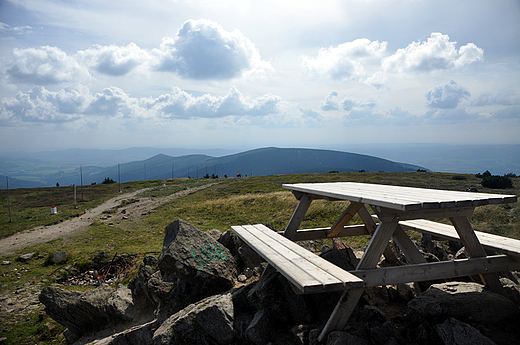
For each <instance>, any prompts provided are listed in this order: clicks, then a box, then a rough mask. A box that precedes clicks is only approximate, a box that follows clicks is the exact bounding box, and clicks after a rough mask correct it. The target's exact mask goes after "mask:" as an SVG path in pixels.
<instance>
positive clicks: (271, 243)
mask: <svg viewBox="0 0 520 345" xmlns="http://www.w3.org/2000/svg"><path fill="white" fill-rule="evenodd" d="M231 229H232V230H233V232H234V233H235V234H237V236H238V237H240V239H241V240H242V241H244V242H245V243H246V244H247V245H249V246H250V247H251V249H253V250H254V251H255V252H257V253H258V255H260V256H261V257H262V258H264V259H265V260H266V261H267V262H268V263H269V264H270V265H272V266H273V267H274V268H275V269H276V270H277V271H278V272H280V273H281V274H282V275H283V276H284V277H285V278H287V280H288V281H289V282H291V284H292V285H293V287H294V288H295V291H296V292H298V293H301V294H308V293H319V292H328V291H343V290H345V289H351V288H361V287H363V280H362V279H361V278H358V277H357V276H355V275H353V274H351V273H349V272H347V271H345V270H343V269H341V268H340V267H338V266H336V265H334V264H332V263H331V262H329V261H327V260H325V259H323V258H321V257H319V256H318V255H316V254H313V253H311V252H309V251H308V250H307V249H305V248H303V247H301V246H299V245H298V244H296V243H294V242H293V241H291V240H289V239H288V238H286V237H284V236H282V235H280V234H278V233H277V232H276V231H273V230H271V229H269V228H268V227H266V226H265V225H263V224H255V225H241V226H232V227H231Z"/></svg>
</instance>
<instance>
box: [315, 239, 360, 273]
mask: <svg viewBox="0 0 520 345" xmlns="http://www.w3.org/2000/svg"><path fill="white" fill-rule="evenodd" d="M345 246H346V247H345V248H343V249H331V250H328V251H326V252H325V253H322V254H321V255H320V256H321V257H322V258H324V259H325V260H327V261H330V262H332V263H333V264H334V265H336V266H339V267H341V268H343V269H344V270H346V271H352V270H354V269H355V268H356V266H357V264H358V263H359V259H357V258H356V255H355V254H354V251H353V250H352V248H351V247H349V246H348V245H346V244H345Z"/></svg>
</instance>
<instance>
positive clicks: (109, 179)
mask: <svg viewBox="0 0 520 345" xmlns="http://www.w3.org/2000/svg"><path fill="white" fill-rule="evenodd" d="M111 183H116V181H114V180H112V179H111V178H110V177H105V179H104V180H103V182H101V184H111Z"/></svg>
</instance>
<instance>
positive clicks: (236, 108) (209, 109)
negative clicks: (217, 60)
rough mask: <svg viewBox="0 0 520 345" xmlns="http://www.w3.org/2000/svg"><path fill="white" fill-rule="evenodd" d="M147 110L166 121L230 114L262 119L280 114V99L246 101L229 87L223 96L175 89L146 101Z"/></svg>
mask: <svg viewBox="0 0 520 345" xmlns="http://www.w3.org/2000/svg"><path fill="white" fill-rule="evenodd" d="M146 103H147V104H148V108H153V109H154V111H155V112H157V113H162V114H164V116H166V117H170V118H195V117H200V118H217V117H218V118H220V117H225V116H230V115H237V116H262V115H269V114H277V113H279V112H280V105H281V103H282V100H281V98H280V97H278V96H274V95H272V94H266V95H264V96H261V97H258V98H255V99H247V98H245V97H244V96H243V95H242V94H241V93H240V91H238V90H237V89H236V88H234V87H233V88H231V89H230V90H229V92H228V93H227V94H226V95H225V96H212V95H209V94H205V95H202V96H200V97H193V96H192V95H190V94H189V93H187V92H186V91H182V90H180V89H179V88H176V89H174V92H173V93H172V94H166V95H161V96H160V97H158V98H156V99H154V100H148V101H147V102H146Z"/></svg>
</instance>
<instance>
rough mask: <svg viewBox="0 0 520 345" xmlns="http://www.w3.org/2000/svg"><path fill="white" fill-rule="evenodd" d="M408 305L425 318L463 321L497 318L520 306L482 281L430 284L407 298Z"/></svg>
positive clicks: (492, 319)
mask: <svg viewBox="0 0 520 345" xmlns="http://www.w3.org/2000/svg"><path fill="white" fill-rule="evenodd" d="M408 308H409V309H411V310H412V311H414V312H416V313H417V314H418V315H420V316H422V317H424V318H427V319H448V318H449V317H454V318H456V319H458V320H461V321H466V322H471V321H474V322H484V323H486V322H490V321H491V322H500V321H501V320H503V319H505V318H508V317H510V316H512V315H515V314H518V313H519V311H520V310H519V309H518V308H517V307H516V306H515V304H514V303H513V302H512V301H511V300H509V299H508V298H506V297H504V296H502V295H499V294H496V293H494V292H491V291H489V290H487V289H486V288H485V287H484V286H483V285H480V284H476V283H465V282H450V283H443V284H433V285H432V286H430V288H429V289H428V290H426V291H425V292H424V293H423V294H421V295H420V296H418V297H417V298H414V299H413V300H411V301H410V302H408Z"/></svg>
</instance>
